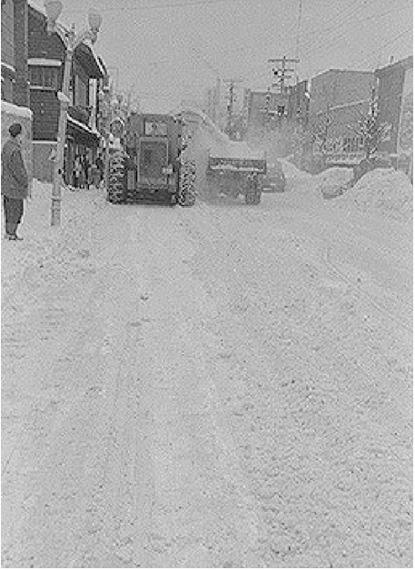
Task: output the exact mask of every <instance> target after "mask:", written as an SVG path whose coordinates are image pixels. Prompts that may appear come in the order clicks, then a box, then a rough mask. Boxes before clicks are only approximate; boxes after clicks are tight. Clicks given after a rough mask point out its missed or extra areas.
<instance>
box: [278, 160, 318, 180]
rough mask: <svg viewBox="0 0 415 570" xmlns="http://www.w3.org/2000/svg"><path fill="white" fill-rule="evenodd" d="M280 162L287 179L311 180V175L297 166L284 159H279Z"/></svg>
mask: <svg viewBox="0 0 415 570" xmlns="http://www.w3.org/2000/svg"><path fill="white" fill-rule="evenodd" d="M278 160H279V161H280V162H281V164H282V168H283V170H284V174H285V177H286V178H295V179H308V180H309V179H311V174H309V173H308V172H305V170H300V169H299V168H297V167H296V166H295V164H293V163H292V162H290V161H289V160H287V159H284V158H279V159H278Z"/></svg>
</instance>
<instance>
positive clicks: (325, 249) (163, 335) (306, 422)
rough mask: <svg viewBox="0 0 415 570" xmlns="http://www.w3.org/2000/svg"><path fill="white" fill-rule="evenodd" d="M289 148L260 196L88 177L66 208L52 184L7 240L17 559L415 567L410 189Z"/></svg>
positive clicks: (11, 514) (5, 444)
mask: <svg viewBox="0 0 415 570" xmlns="http://www.w3.org/2000/svg"><path fill="white" fill-rule="evenodd" d="M285 167H286V174H287V183H288V191H287V192H285V193H277V194H264V195H263V197H262V202H261V204H259V205H258V206H254V207H249V206H246V205H245V204H244V203H243V201H242V199H241V200H240V201H238V200H231V199H230V198H223V199H219V200H217V201H216V202H209V201H204V200H202V199H199V200H198V201H197V203H196V205H195V206H194V207H193V208H180V207H174V208H171V207H168V206H167V207H165V206H146V205H141V206H136V205H131V206H127V205H122V206H113V205H111V204H109V203H108V202H106V201H105V197H104V194H103V191H98V190H94V191H86V190H81V191H79V192H69V191H65V193H64V201H63V212H64V220H63V227H62V229H60V230H56V229H51V228H49V227H48V224H49V212H48V208H49V194H50V187H49V186H42V185H40V184H39V183H37V184H36V185H35V188H34V193H33V200H32V201H31V202H29V203H28V204H27V213H26V216H25V218H24V220H23V224H22V231H21V233H22V236H23V237H24V238H25V239H24V241H23V242H21V243H17V242H3V245H2V267H3V270H2V280H3V309H2V334H3V370H2V372H3V375H2V380H3V382H2V422H3V425H2V433H3V438H2V473H3V507H2V515H3V524H2V531H3V566H4V567H101V568H102V567H137V566H141V567H374V566H375V567H411V565H412V525H411V522H412V495H411V492H412V491H411V490H412V463H411V462H412V451H411V450H412V368H411V363H412V219H411V213H410V212H409V206H408V207H407V204H404V205H403V206H402V204H399V206H400V208H399V209H398V210H396V209H395V210H394V209H393V208H390V207H388V204H387V197H385V196H383V201H382V203H381V204H380V205H379V204H376V205H375V206H376V207H373V208H370V207H369V205H368V203H367V202H364V201H363V200H360V199H358V198H357V197H356V196H357V193H358V192H359V188H358V187H356V189H352V190H350V191H349V192H350V193H346V194H344V195H343V196H340V197H338V198H336V199H333V200H323V199H322V197H321V195H320V194H319V190H318V189H319V184H320V183H321V181H319V179H318V177H312V176H310V175H305V174H301V173H299V171H297V170H296V169H295V168H294V167H292V169H291V170H290V168H289V165H287V164H286V165H285ZM402 176H403V175H402ZM375 182H376V179H375ZM376 184H381V182H379V181H377V182H376ZM385 184H386V183H385ZM407 184H408V185H409V182H408V183H407ZM392 185H393V184H392ZM385 187H386V186H385ZM367 188H369V186H368V187H367ZM405 188H406V187H405ZM353 190H355V194H354V196H355V197H353V195H352V192H353ZM401 195H402V194H401ZM362 204H363V206H364V207H363V206H362ZM42 224H43V225H42Z"/></svg>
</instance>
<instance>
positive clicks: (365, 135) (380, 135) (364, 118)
mask: <svg viewBox="0 0 415 570" xmlns="http://www.w3.org/2000/svg"><path fill="white" fill-rule="evenodd" d="M348 128H349V130H350V131H351V132H353V133H354V134H355V135H356V136H358V137H360V138H361V139H362V140H363V146H364V150H365V159H366V160H370V159H373V158H374V156H375V155H376V152H377V151H378V150H379V147H380V145H381V143H382V142H383V141H385V140H387V138H388V137H389V135H390V125H388V124H387V123H380V122H379V114H378V105H377V98H376V95H375V90H374V89H372V96H371V99H370V105H369V112H368V113H363V112H359V113H358V120H357V124H356V125H349V127H348Z"/></svg>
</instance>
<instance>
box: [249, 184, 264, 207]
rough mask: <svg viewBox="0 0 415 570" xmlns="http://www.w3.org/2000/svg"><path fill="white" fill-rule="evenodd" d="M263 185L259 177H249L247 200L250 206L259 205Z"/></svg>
mask: <svg viewBox="0 0 415 570" xmlns="http://www.w3.org/2000/svg"><path fill="white" fill-rule="evenodd" d="M261 194H262V185H261V182H260V180H258V178H257V177H252V178H251V177H250V178H248V188H247V189H246V192H245V202H246V204H248V205H249V206H251V205H257V204H259V203H260V202H261Z"/></svg>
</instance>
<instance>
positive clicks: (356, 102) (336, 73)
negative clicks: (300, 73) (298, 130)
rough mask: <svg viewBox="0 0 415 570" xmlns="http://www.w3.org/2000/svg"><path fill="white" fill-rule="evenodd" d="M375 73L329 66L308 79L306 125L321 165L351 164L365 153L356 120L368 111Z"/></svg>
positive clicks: (358, 160) (359, 159) (356, 161)
mask: <svg viewBox="0 0 415 570" xmlns="http://www.w3.org/2000/svg"><path fill="white" fill-rule="evenodd" d="M374 87H375V75H374V73H372V72H371V71H351V70H341V69H330V70H328V71H325V72H324V73H321V74H320V75H317V76H316V77H314V78H313V79H312V80H311V89H310V90H311V97H310V106H309V125H310V130H311V133H312V135H313V136H314V138H315V140H316V143H315V145H314V153H315V154H316V155H319V154H320V155H321V154H324V162H325V164H326V165H327V164H336V165H350V166H351V165H353V164H357V163H359V162H360V161H361V160H362V159H363V158H364V156H365V152H364V140H363V138H362V137H361V136H360V135H359V133H358V122H359V120H360V119H361V118H362V117H364V116H366V115H367V113H368V112H369V107H370V102H371V98H372V93H373V89H374Z"/></svg>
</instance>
